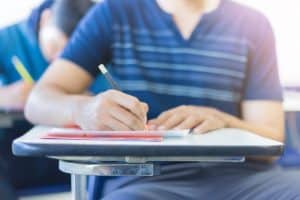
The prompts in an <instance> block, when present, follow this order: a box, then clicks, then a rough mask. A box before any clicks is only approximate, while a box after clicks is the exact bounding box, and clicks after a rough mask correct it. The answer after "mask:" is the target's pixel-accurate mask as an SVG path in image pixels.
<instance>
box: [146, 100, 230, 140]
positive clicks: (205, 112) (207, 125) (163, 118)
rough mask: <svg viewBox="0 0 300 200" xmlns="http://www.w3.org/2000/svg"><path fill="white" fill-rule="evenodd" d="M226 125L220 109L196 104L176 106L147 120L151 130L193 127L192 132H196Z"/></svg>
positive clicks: (199, 132) (204, 131)
mask: <svg viewBox="0 0 300 200" xmlns="http://www.w3.org/2000/svg"><path fill="white" fill-rule="evenodd" d="M226 127H227V123H226V121H225V119H224V118H223V116H222V113H221V112H220V111H218V110H216V109H213V108H208V107H197V106H180V107H176V108H174V109H171V110H168V111H166V112H163V113H162V114H161V115H160V116H159V117H158V118H156V119H154V120H151V121H149V128H150V129H151V130H170V129H178V130H182V129H193V133H198V134H202V133H207V132H209V131H213V130H217V129H220V128H226Z"/></svg>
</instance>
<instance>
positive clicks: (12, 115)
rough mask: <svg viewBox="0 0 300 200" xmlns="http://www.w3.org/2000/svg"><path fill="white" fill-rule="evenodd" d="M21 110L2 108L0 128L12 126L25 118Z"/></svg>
mask: <svg viewBox="0 0 300 200" xmlns="http://www.w3.org/2000/svg"><path fill="white" fill-rule="evenodd" d="M24 119H25V117H24V114H23V111H21V110H11V109H3V108H0V129H5V128H11V127H12V126H13V125H14V123H15V122H16V121H19V120H24Z"/></svg>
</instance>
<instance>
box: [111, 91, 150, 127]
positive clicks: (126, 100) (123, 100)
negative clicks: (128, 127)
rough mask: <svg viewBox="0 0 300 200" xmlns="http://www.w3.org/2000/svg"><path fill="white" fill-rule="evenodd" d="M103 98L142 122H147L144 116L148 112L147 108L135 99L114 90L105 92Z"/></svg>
mask: <svg viewBox="0 0 300 200" xmlns="http://www.w3.org/2000/svg"><path fill="white" fill-rule="evenodd" d="M105 96H106V97H108V98H110V99H111V100H113V101H114V102H116V103H117V104H119V105H120V106H122V107H124V108H126V109H128V110H129V111H130V112H132V113H133V114H135V115H136V116H137V117H138V118H140V119H141V120H142V121H144V122H146V121H147V117H146V116H147V112H148V106H147V104H145V103H142V102H140V101H139V100H138V99H137V98H135V97H133V96H130V95H127V94H125V93H122V92H119V91H116V90H110V91H108V92H106V93H105Z"/></svg>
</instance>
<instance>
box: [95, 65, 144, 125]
mask: <svg viewBox="0 0 300 200" xmlns="http://www.w3.org/2000/svg"><path fill="white" fill-rule="evenodd" d="M98 68H99V70H100V71H101V73H102V74H103V75H104V77H105V79H106V80H107V81H108V82H109V84H110V86H111V87H112V88H113V89H114V90H118V91H122V90H121V88H120V86H119V85H118V84H117V83H116V82H115V81H114V79H113V78H112V76H111V75H110V73H109V72H108V71H107V69H106V67H105V66H104V65H103V64H101V65H99V66H98ZM146 123H147V119H145V130H148V126H147V124H146Z"/></svg>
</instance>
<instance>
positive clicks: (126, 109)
mask: <svg viewBox="0 0 300 200" xmlns="http://www.w3.org/2000/svg"><path fill="white" fill-rule="evenodd" d="M148 109H149V108H148V105H147V104H146V103H143V102H141V101H139V100H138V99H137V98H136V97H133V96H130V95H127V94H124V93H122V92H119V91H116V90H108V91H106V92H104V93H101V94H99V95H98V96H95V97H89V98H87V99H85V100H83V101H82V102H81V103H80V105H79V106H78V108H77V109H76V111H75V113H73V116H74V122H75V123H76V124H77V125H79V126H80V127H81V128H82V129H87V130H103V131H105V130H122V131H127V130H128V131H129V130H145V127H146V122H147V112H148Z"/></svg>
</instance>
